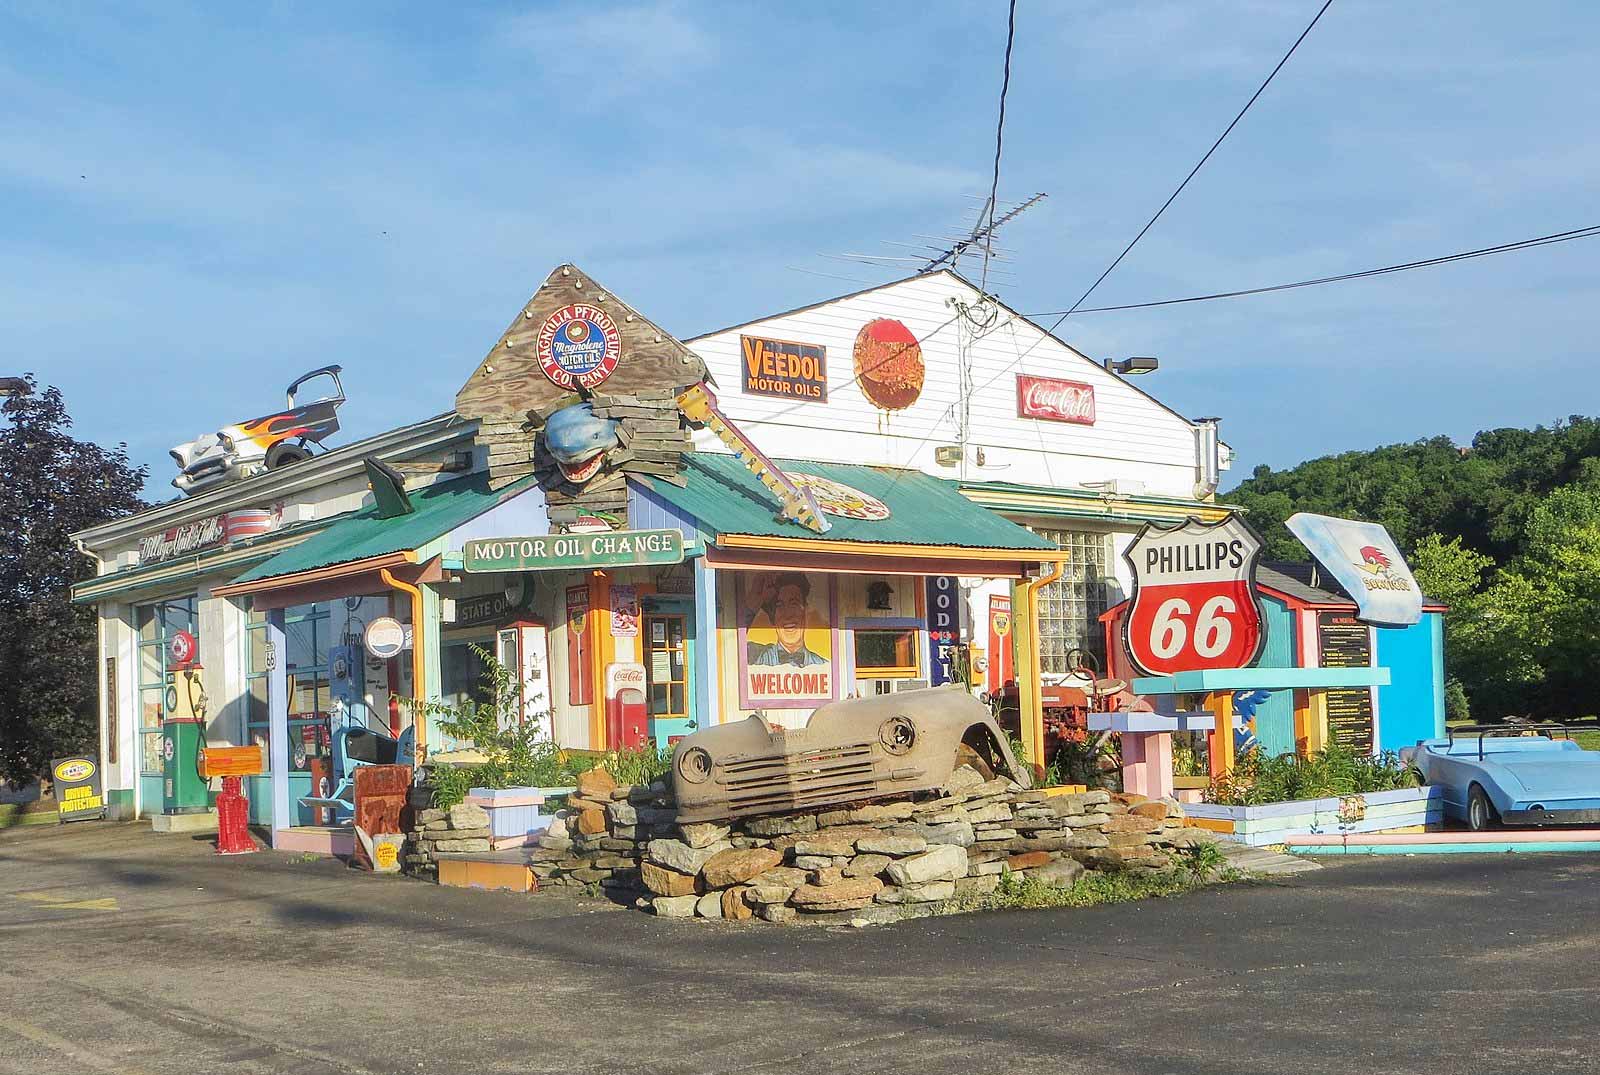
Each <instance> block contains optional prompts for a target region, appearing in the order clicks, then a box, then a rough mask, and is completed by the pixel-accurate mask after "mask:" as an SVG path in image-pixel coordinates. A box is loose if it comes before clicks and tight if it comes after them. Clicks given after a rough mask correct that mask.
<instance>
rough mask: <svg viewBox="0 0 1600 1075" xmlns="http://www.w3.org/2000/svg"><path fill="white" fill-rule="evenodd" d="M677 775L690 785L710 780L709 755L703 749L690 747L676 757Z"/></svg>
mask: <svg viewBox="0 0 1600 1075" xmlns="http://www.w3.org/2000/svg"><path fill="white" fill-rule="evenodd" d="M678 775H679V776H681V777H683V778H684V779H685V780H687V781H688V782H689V783H691V784H704V783H705V782H706V781H707V780H709V779H711V755H710V754H708V753H706V751H705V748H704V747H690V748H689V749H688V750H685V751H684V752H683V753H682V754H681V755H679V757H678Z"/></svg>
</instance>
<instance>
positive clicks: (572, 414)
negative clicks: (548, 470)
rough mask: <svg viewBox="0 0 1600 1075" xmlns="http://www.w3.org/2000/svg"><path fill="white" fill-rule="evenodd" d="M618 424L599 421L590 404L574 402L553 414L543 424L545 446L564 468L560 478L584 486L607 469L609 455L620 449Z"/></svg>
mask: <svg viewBox="0 0 1600 1075" xmlns="http://www.w3.org/2000/svg"><path fill="white" fill-rule="evenodd" d="M617 426H618V423H617V422H616V421H615V420H613V419H610V418H600V417H597V416H596V415H595V413H594V408H593V407H591V406H590V405H589V404H587V403H574V404H573V405H572V406H570V407H563V408H561V409H560V410H559V411H557V412H556V413H554V414H552V415H551V416H550V417H549V419H548V420H547V421H546V422H545V424H544V446H545V450H546V451H548V452H549V453H550V457H551V458H552V459H554V460H555V461H556V465H557V466H558V467H560V468H561V476H562V477H563V478H565V479H566V480H567V481H568V482H570V483H572V484H573V485H582V484H583V483H584V482H587V481H588V480H589V479H590V478H593V477H594V476H595V475H596V474H598V473H599V472H600V469H601V468H602V467H603V466H605V462H606V453H607V452H609V451H611V449H613V448H617V447H620V446H621V444H622V441H621V440H620V439H619V438H618V436H617Z"/></svg>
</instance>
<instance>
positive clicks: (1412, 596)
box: [1284, 511, 1422, 627]
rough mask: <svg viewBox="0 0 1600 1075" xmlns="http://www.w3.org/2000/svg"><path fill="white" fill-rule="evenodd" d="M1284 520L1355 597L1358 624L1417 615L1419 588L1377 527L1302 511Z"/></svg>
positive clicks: (1405, 621)
mask: <svg viewBox="0 0 1600 1075" xmlns="http://www.w3.org/2000/svg"><path fill="white" fill-rule="evenodd" d="M1284 525H1286V526H1288V528H1289V533H1291V534H1293V535H1294V536H1295V537H1297V538H1299V539H1300V544H1302V545H1304V546H1305V547H1306V548H1307V549H1309V550H1310V552H1311V555H1312V556H1315V557H1316V558H1317V563H1319V564H1321V565H1322V566H1323V567H1324V568H1326V569H1327V572H1328V574H1330V575H1332V576H1333V577H1334V578H1335V579H1337V580H1338V582H1339V585H1340V586H1343V587H1344V589H1345V592H1346V593H1348V594H1349V595H1350V596H1351V597H1352V598H1354V599H1355V603H1356V615H1357V618H1359V619H1360V620H1361V621H1362V622H1363V623H1371V624H1376V625H1378V626H1381V627H1409V626H1411V625H1412V624H1413V623H1416V622H1417V621H1418V620H1420V619H1422V587H1420V586H1418V585H1417V580H1416V579H1415V578H1414V577H1413V576H1412V574H1411V569H1410V568H1409V567H1407V566H1406V561H1405V557H1403V556H1401V555H1400V549H1399V547H1398V546H1397V545H1395V543H1394V538H1392V537H1390V536H1389V531H1387V530H1385V529H1384V528H1383V527H1382V526H1380V525H1378V524H1377V523H1363V522H1357V521H1356V520H1354V519H1335V518H1333V517H1332V516H1328V515H1309V514H1307V513H1306V512H1303V511H1302V512H1297V513H1296V514H1294V515H1291V516H1289V518H1288V519H1287V520H1286V521H1285V524H1284Z"/></svg>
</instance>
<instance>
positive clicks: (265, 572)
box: [212, 474, 533, 597]
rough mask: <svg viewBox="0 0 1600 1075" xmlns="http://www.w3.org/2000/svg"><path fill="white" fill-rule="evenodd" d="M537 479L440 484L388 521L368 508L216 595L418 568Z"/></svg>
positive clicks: (416, 494)
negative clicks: (423, 558) (422, 556)
mask: <svg viewBox="0 0 1600 1075" xmlns="http://www.w3.org/2000/svg"><path fill="white" fill-rule="evenodd" d="M532 483H533V479H532V478H531V477H530V478H526V479H524V480H522V481H520V482H516V483H514V484H512V485H508V486H506V487H505V488H503V489H494V490H491V489H490V488H489V476H488V475H487V474H474V475H471V476H469V477H466V478H457V479H456V480H455V481H449V482H440V483H439V484H437V485H432V486H429V487H428V488H426V489H421V490H416V491H413V492H412V493H411V495H410V498H411V503H412V504H413V506H414V508H415V510H413V511H411V512H410V513H408V514H405V515H396V516H393V517H390V518H384V517H383V516H382V515H381V514H380V513H379V509H378V507H377V505H375V504H369V505H368V506H366V507H364V508H362V509H360V510H359V511H354V512H351V513H350V514H349V515H346V516H344V517H343V518H340V519H338V520H336V521H335V522H333V523H331V524H329V526H328V527H327V529H325V530H323V531H322V532H321V533H319V534H316V535H315V536H313V537H310V538H307V539H306V540H305V541H303V542H301V543H300V544H298V545H296V546H294V547H293V548H291V549H286V550H284V551H283V552H280V553H279V554H278V555H276V556H274V557H273V558H272V559H270V560H267V561H266V562H264V563H261V564H258V565H256V566H255V567H253V568H251V569H250V570H249V571H246V572H245V573H244V574H242V575H240V576H239V577H238V578H237V579H235V580H234V581H233V582H231V583H230V584H228V585H227V586H219V587H217V588H216V589H215V590H213V591H212V592H213V593H215V594H217V595H218V596H220V597H235V596H239V595H243V594H253V593H260V592H263V591H266V590H276V589H281V588H285V587H295V586H307V585H312V584H315V583H319V582H323V581H326V580H328V579H331V578H339V577H345V576H349V575H355V574H363V573H367V572H376V571H378V570H379V569H381V568H390V567H401V566H405V565H408V564H415V563H417V561H418V559H419V557H418V555H417V550H418V549H421V548H422V547H423V546H425V545H427V544H428V543H429V542H432V541H435V540H437V539H438V538H441V537H443V536H444V535H446V534H448V533H449V532H450V531H452V530H454V529H455V528H456V527H458V526H461V525H463V524H464V523H467V522H470V521H471V520H473V519H475V518H477V517H478V516H479V515H482V514H483V513H485V512H487V511H490V510H491V509H493V508H495V507H497V506H498V505H500V504H502V503H504V502H505V501H507V500H509V499H511V498H512V497H514V496H516V495H517V494H518V493H521V492H522V491H523V490H525V489H526V488H527V487H528V486H529V485H531V484H532Z"/></svg>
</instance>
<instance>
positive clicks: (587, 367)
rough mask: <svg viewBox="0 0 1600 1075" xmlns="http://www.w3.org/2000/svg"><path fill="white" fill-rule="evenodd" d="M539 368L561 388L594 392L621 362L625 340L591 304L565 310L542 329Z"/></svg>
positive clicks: (565, 308) (572, 306)
mask: <svg viewBox="0 0 1600 1075" xmlns="http://www.w3.org/2000/svg"><path fill="white" fill-rule="evenodd" d="M537 352H538V356H539V368H540V369H541V370H543V371H544V375H545V376H546V377H548V378H550V381H551V382H552V383H553V384H556V385H559V386H561V387H562V388H579V387H582V388H594V387H596V386H598V385H600V384H601V383H603V382H604V381H605V379H606V378H607V377H610V376H611V374H612V373H613V372H614V371H615V370H616V368H617V362H618V360H620V359H621V358H622V336H621V335H620V334H619V333H618V332H617V323H616V322H615V321H613V320H611V315H610V314H608V313H606V312H605V311H604V310H602V309H600V308H598V307H596V306H590V305H589V304H588V303H584V302H576V303H573V304H572V305H570V306H563V307H561V309H559V310H557V311H556V312H555V313H553V314H551V315H550V316H549V317H547V318H545V319H544V324H542V325H540V326H539V337H538V344H537Z"/></svg>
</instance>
